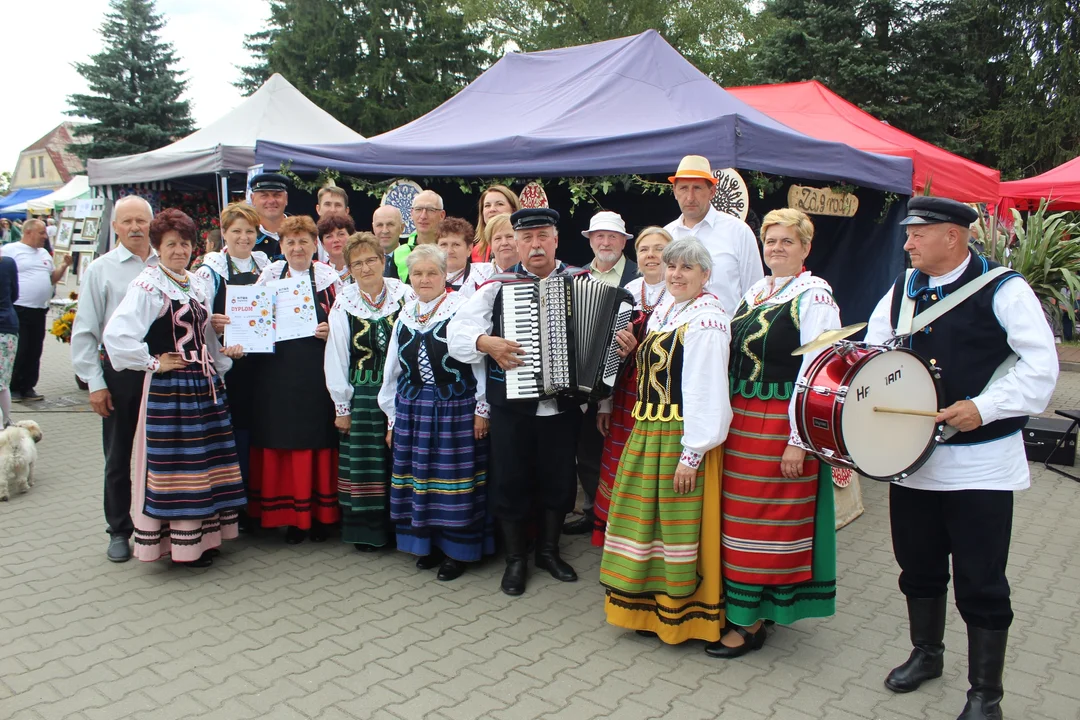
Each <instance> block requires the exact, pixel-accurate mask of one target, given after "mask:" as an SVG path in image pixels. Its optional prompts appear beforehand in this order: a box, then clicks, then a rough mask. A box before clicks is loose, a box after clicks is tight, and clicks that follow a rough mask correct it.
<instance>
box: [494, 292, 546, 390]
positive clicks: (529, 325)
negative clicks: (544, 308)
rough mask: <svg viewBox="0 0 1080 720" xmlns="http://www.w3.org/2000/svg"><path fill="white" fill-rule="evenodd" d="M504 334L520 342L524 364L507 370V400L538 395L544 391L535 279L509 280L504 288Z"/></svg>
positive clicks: (538, 299)
mask: <svg viewBox="0 0 1080 720" xmlns="http://www.w3.org/2000/svg"><path fill="white" fill-rule="evenodd" d="M502 304H503V337H504V338H506V339H507V340H512V341H514V342H516V343H517V344H519V345H521V348H522V349H523V350H524V351H525V355H524V356H522V357H521V359H522V361H523V363H524V364H522V365H520V366H518V367H516V368H514V369H512V370H507V371H506V397H507V399H508V400H529V399H533V400H535V399H538V398H539V397H540V396H541V395H542V394H543V391H544V376H543V372H542V369H541V367H540V292H539V286H538V285H536V284H535V283H520V284H507V285H504V286H503V289H502Z"/></svg>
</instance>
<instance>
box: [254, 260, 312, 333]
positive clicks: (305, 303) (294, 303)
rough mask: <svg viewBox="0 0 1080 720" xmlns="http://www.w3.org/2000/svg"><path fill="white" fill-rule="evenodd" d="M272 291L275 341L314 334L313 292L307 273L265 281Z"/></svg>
mask: <svg viewBox="0 0 1080 720" xmlns="http://www.w3.org/2000/svg"><path fill="white" fill-rule="evenodd" d="M266 286H267V287H268V288H270V290H271V292H273V293H274V320H275V322H276V323H277V341H278V342H282V341H283V340H296V339H297V338H306V337H314V336H315V328H316V327H317V326H318V324H319V322H318V320H317V319H316V317H315V292H314V290H313V289H312V287H311V280H310V279H309V278H308V276H307V275H301V276H300V277H294V278H285V279H284V280H273V281H271V282H268V283H266Z"/></svg>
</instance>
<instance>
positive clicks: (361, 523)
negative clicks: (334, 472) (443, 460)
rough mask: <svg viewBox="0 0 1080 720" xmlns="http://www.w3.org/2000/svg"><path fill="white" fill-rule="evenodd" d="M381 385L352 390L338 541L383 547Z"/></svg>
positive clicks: (386, 514)
mask: <svg viewBox="0 0 1080 720" xmlns="http://www.w3.org/2000/svg"><path fill="white" fill-rule="evenodd" d="M379 387H380V386H379V385H378V384H358V385H353V398H352V419H351V426H350V428H349V432H348V434H344V433H342V435H341V444H340V449H339V456H338V503H340V504H341V539H342V540H344V541H345V542H347V543H352V544H354V545H368V546H371V547H384V546H385V545H386V544H387V543H389V542H390V532H391V530H390V497H389V495H390V449H389V448H387V447H386V415H384V414H383V411H382V410H380V409H379V402H378V397H379Z"/></svg>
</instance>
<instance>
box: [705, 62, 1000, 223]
mask: <svg viewBox="0 0 1080 720" xmlns="http://www.w3.org/2000/svg"><path fill="white" fill-rule="evenodd" d="M726 90H727V91H728V92H729V93H731V94H732V95H734V96H735V97H737V98H739V99H740V100H742V101H743V102H745V103H747V104H749V105H751V106H753V107H755V108H757V109H758V110H760V111H762V112H763V113H765V114H766V115H768V116H769V117H771V118H773V119H774V120H779V121H780V122H782V123H784V124H785V125H787V126H788V127H790V128H793V129H795V130H798V131H799V132H801V133H804V134H806V135H809V136H811V137H814V138H817V139H819V140H833V141H835V142H842V143H846V144H847V145H850V146H851V147H854V148H857V149H859V150H865V151H867V152H874V153H881V154H883V155H898V156H901V157H909V158H911V160H912V162H913V164H914V166H915V170H914V173H913V177H912V186H913V187H914V189H915V192H920V191H921V190H922V189H923V188H925V187H926V185H927V183H928V182H929V183H930V190H931V192H932V193H933V194H934V195H937V196H940V197H947V198H952V199H953V200H959V201H960V202H989V203H992V202H995V201H996V200H997V198H998V188H999V185H1000V182H1001V174H1000V173H999V172H998V171H997V170H993V169H991V168H988V167H986V166H984V165H980V164H979V163H977V162H972V161H971V160H967V159H965V158H962V157H960V156H959V155H954V154H952V153H951V152H948V151H947V150H942V149H941V148H939V147H937V146H936V145H932V144H930V143H928V142H926V141H925V140H920V139H919V138H917V137H915V136H914V135H909V134H908V133H906V132H904V131H903V130H899V129H897V128H894V127H892V126H891V125H889V124H888V123H885V122H882V121H881V120H878V119H877V118H875V117H874V116H873V115H871V114H869V113H867V112H864V111H862V110H860V109H859V108H858V107H856V106H855V105H852V104H851V103H849V102H848V101H847V100H845V99H844V98H842V97H840V96H839V95H837V94H836V93H834V92H833V91H831V90H829V88H827V87H825V86H824V85H822V84H821V83H819V82H818V81H816V80H809V81H807V82H798V83H778V84H775V85H753V86H749V87H737V88H726Z"/></svg>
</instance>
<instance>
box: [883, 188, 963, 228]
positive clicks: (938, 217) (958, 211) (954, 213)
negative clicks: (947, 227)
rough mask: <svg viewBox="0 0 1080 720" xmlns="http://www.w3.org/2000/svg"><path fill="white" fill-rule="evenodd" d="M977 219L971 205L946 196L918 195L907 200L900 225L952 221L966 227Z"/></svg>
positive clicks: (933, 223) (935, 223)
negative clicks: (905, 214)
mask: <svg viewBox="0 0 1080 720" xmlns="http://www.w3.org/2000/svg"><path fill="white" fill-rule="evenodd" d="M978 219H979V213H978V211H976V210H975V209H974V208H973V207H971V206H969V205H965V204H964V203H962V202H957V201H956V200H949V199H948V198H940V197H930V196H927V195H918V196H916V197H913V198H911V199H910V200H908V206H907V217H905V218H904V219H903V220H901V221H900V224H901V225H937V224H940V223H952V224H953V225H963V226H964V227H968V226H969V225H971V223H973V222H975V221H976V220H978Z"/></svg>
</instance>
